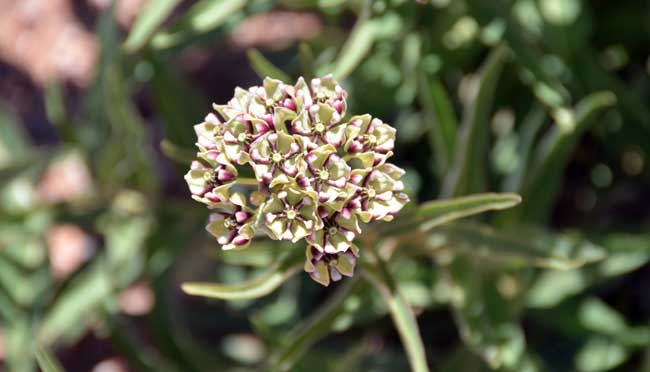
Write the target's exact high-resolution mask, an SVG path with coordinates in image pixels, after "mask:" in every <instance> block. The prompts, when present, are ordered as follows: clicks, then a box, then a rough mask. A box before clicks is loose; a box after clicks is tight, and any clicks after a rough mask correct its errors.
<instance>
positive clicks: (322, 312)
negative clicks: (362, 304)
mask: <svg viewBox="0 0 650 372" xmlns="http://www.w3.org/2000/svg"><path fill="white" fill-rule="evenodd" d="M360 277H361V276H360V275H356V276H354V277H353V278H351V279H348V280H346V283H345V284H344V285H343V286H342V287H341V288H339V289H338V290H337V291H336V293H334V294H333V295H332V297H330V298H329V299H328V300H327V301H326V302H325V303H324V304H323V305H322V306H320V307H319V308H318V311H316V312H315V313H313V314H312V315H311V316H310V317H309V318H308V319H307V320H305V321H304V322H303V323H301V324H299V325H298V326H296V327H295V328H293V329H292V330H291V331H290V332H289V334H288V335H287V337H285V339H286V340H287V341H288V342H287V343H286V344H284V345H283V346H282V347H281V348H280V349H278V350H277V351H276V352H275V353H274V354H273V355H272V356H271V357H270V360H271V367H270V368H269V370H271V371H290V370H291V368H292V367H293V365H294V364H295V363H296V362H297V361H298V360H299V359H300V357H302V356H303V355H304V354H305V353H306V352H307V350H309V348H310V347H311V346H313V345H314V344H315V343H316V342H317V341H318V340H320V339H321V338H323V337H325V336H326V335H327V334H328V333H329V332H331V331H332V325H333V324H334V321H335V320H336V318H337V317H338V316H339V315H340V314H341V313H342V312H343V311H344V309H343V302H344V301H345V300H346V299H348V298H349V296H350V295H351V294H352V293H354V292H355V291H356V290H357V289H358V288H359V287H360V286H359V283H361V282H360V280H359V278H360Z"/></svg>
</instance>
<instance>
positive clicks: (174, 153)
mask: <svg viewBox="0 0 650 372" xmlns="http://www.w3.org/2000/svg"><path fill="white" fill-rule="evenodd" d="M160 150H161V151H162V153H163V154H165V155H166V156H167V157H168V158H170V159H172V160H174V161H175V162H177V163H179V164H185V165H187V164H190V163H191V162H192V160H194V159H195V157H196V156H195V153H194V152H192V151H191V150H188V149H186V148H183V147H181V146H178V145H176V144H174V143H172V142H171V141H169V140H167V139H164V140H162V141H161V142H160Z"/></svg>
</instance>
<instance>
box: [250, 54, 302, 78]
mask: <svg viewBox="0 0 650 372" xmlns="http://www.w3.org/2000/svg"><path fill="white" fill-rule="evenodd" d="M246 56H247V57H248V62H249V63H250V64H251V67H253V70H255V72H256V73H257V75H258V76H259V77H260V78H262V79H264V78H265V77H267V76H268V77H271V78H274V79H278V80H281V81H284V82H290V81H291V78H290V77H289V75H287V74H285V73H284V72H283V71H282V70H280V69H279V68H278V67H276V66H275V65H274V64H273V63H271V61H269V60H268V59H266V57H264V55H263V54H262V53H261V52H260V51H259V50H257V49H249V50H247V51H246Z"/></svg>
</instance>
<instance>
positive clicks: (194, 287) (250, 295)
mask: <svg viewBox="0 0 650 372" xmlns="http://www.w3.org/2000/svg"><path fill="white" fill-rule="evenodd" d="M303 260H304V257H302V255H296V254H287V255H286V256H284V257H283V258H281V259H279V260H278V262H276V263H275V264H274V265H273V266H271V267H270V268H269V269H268V270H266V271H265V272H264V273H262V274H261V275H259V276H256V277H254V278H252V279H250V280H248V281H246V282H243V283H239V284H234V285H226V284H217V283H198V282H190V283H183V285H182V286H181V288H182V289H183V291H184V292H185V293H187V294H189V295H193V296H202V297H210V298H218V299H221V300H251V299H255V298H259V297H263V296H266V295H268V294H269V293H271V292H273V291H274V290H276V289H277V288H278V287H279V286H281V285H282V283H284V282H285V281H287V279H289V278H290V277H292V276H293V275H294V274H296V273H297V272H298V271H299V270H300V269H301V268H302V263H303Z"/></svg>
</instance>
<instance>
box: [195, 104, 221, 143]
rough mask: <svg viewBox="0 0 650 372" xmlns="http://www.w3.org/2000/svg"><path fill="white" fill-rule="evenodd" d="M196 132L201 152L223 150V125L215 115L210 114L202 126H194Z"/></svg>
mask: <svg viewBox="0 0 650 372" xmlns="http://www.w3.org/2000/svg"><path fill="white" fill-rule="evenodd" d="M194 131H195V132H196V139H197V140H196V146H197V147H198V148H199V149H200V150H201V151H210V150H216V151H219V150H221V149H222V143H221V140H220V139H221V135H222V132H223V123H221V121H220V120H219V118H218V117H217V116H216V115H215V114H213V113H209V114H208V115H207V116H206V117H205V119H204V120H203V122H202V123H201V124H197V125H195V126H194Z"/></svg>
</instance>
